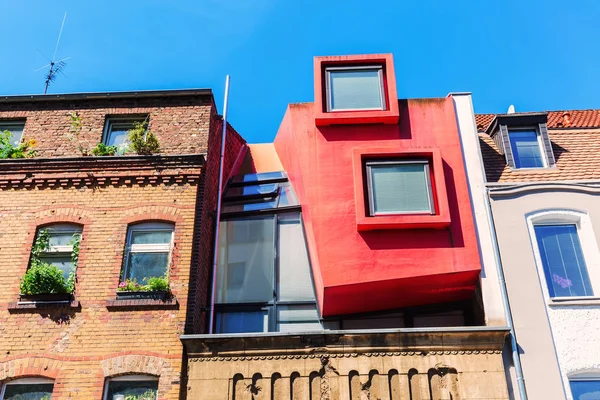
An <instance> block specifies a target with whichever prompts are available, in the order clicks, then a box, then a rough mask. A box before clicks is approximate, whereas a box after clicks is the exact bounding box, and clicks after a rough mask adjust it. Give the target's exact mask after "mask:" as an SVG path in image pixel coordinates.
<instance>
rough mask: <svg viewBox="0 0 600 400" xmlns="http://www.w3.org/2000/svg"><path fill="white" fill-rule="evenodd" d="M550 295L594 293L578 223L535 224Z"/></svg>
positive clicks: (590, 294) (586, 294) (587, 294)
mask: <svg viewBox="0 0 600 400" xmlns="http://www.w3.org/2000/svg"><path fill="white" fill-rule="evenodd" d="M534 230H535V236H536V239H537V243H538V246H539V250H540V257H541V259H542V266H543V267H544V273H545V275H546V282H547V284H548V291H549V293H550V297H571V296H593V295H594V293H593V291H592V286H591V283H590V277H589V275H588V272H587V267H586V265H585V260H584V258H583V252H582V249H581V244H580V242H579V235H578V234H577V225H575V224H564V225H536V226H534Z"/></svg>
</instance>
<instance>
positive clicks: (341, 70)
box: [325, 65, 386, 111]
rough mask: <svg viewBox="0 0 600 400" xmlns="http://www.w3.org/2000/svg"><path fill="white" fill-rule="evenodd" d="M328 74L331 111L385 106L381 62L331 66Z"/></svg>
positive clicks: (326, 70) (327, 84) (328, 101)
mask: <svg viewBox="0 0 600 400" xmlns="http://www.w3.org/2000/svg"><path fill="white" fill-rule="evenodd" d="M325 75H326V78H325V80H326V96H327V111H350V110H385V108H386V105H385V91H384V85H383V68H382V67H381V66H380V65H379V66H377V65H376V66H356V67H328V68H326V69H325Z"/></svg>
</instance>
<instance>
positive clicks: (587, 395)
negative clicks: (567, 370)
mask: <svg viewBox="0 0 600 400" xmlns="http://www.w3.org/2000/svg"><path fill="white" fill-rule="evenodd" d="M569 386H570V387H571V394H572V395H573V400H594V399H600V373H598V372H580V373H576V374H572V375H570V376H569Z"/></svg>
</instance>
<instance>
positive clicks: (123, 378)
mask: <svg viewBox="0 0 600 400" xmlns="http://www.w3.org/2000/svg"><path fill="white" fill-rule="evenodd" d="M111 381H114V382H128V381H131V382H140V381H144V382H146V381H155V382H156V386H157V388H156V398H157V399H158V384H159V383H160V377H159V376H154V375H148V374H128V375H119V376H112V377H107V378H106V379H105V380H104V393H103V394H102V399H103V400H109V399H108V385H109V384H110V382H111Z"/></svg>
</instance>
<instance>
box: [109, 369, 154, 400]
mask: <svg viewBox="0 0 600 400" xmlns="http://www.w3.org/2000/svg"><path fill="white" fill-rule="evenodd" d="M157 398H158V378H156V377H154V376H148V375H124V376H118V377H115V378H111V379H109V380H107V381H106V387H105V388H104V400H126V399H136V400H137V399H139V400H155V399H157Z"/></svg>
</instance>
